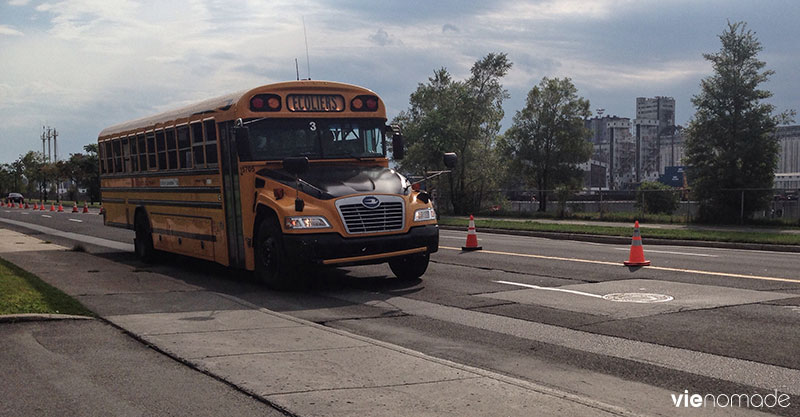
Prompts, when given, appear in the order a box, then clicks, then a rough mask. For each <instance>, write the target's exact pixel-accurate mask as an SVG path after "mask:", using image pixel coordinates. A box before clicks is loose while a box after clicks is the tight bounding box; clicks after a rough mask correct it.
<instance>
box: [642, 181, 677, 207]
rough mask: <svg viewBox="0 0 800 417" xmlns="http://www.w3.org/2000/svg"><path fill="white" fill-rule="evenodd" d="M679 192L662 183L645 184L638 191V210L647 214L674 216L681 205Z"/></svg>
mask: <svg viewBox="0 0 800 417" xmlns="http://www.w3.org/2000/svg"><path fill="white" fill-rule="evenodd" d="M678 198H679V195H678V190H676V189H675V188H673V187H670V186H669V185H665V184H662V183H660V182H643V183H642V184H641V185H640V186H639V189H638V190H637V191H636V208H638V209H640V210H642V211H643V212H644V213H646V214H658V213H662V214H672V213H673V212H674V211H675V210H676V209H677V208H678V204H679V200H678Z"/></svg>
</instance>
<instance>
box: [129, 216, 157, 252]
mask: <svg viewBox="0 0 800 417" xmlns="http://www.w3.org/2000/svg"><path fill="white" fill-rule="evenodd" d="M133 229H134V231H135V232H136V237H135V238H134V239H133V248H134V251H135V252H136V257H138V258H139V259H140V260H141V261H143V262H147V263H153V262H155V260H156V250H155V248H154V247H153V233H152V231H151V230H150V221H149V220H148V219H147V215H146V214H143V213H139V214H137V215H136V219H135V220H134V222H133Z"/></svg>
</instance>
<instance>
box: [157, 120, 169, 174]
mask: <svg viewBox="0 0 800 417" xmlns="http://www.w3.org/2000/svg"><path fill="white" fill-rule="evenodd" d="M156 150H157V152H158V169H160V170H166V169H167V142H166V141H165V138H164V131H163V130H157V131H156Z"/></svg>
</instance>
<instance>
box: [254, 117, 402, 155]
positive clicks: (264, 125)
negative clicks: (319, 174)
mask: <svg viewBox="0 0 800 417" xmlns="http://www.w3.org/2000/svg"><path fill="white" fill-rule="evenodd" d="M247 127H248V128H249V137H250V150H251V156H252V159H253V160H256V161H263V160H275V159H282V158H286V157H292V156H306V157H308V158H309V159H336V158H381V157H384V156H385V155H386V151H385V146H384V121H383V120H381V119H302V120H300V119H262V120H256V121H253V122H250V123H247Z"/></svg>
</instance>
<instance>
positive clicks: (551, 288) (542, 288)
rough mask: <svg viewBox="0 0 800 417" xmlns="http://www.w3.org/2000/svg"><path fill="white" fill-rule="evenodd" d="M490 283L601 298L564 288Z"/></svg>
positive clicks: (506, 282) (514, 283) (500, 282)
mask: <svg viewBox="0 0 800 417" xmlns="http://www.w3.org/2000/svg"><path fill="white" fill-rule="evenodd" d="M492 282H496V283H498V284H508V285H516V286H518V287H525V288H533V289H535V290H545V291H559V292H568V293H570V294H577V295H585V296H587V297H595V298H603V296H602V295H597V294H590V293H588V292H583V291H576V290H567V289H564V288H553V287H540V286H538V285H531V284H522V283H519V282H511V281H492Z"/></svg>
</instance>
